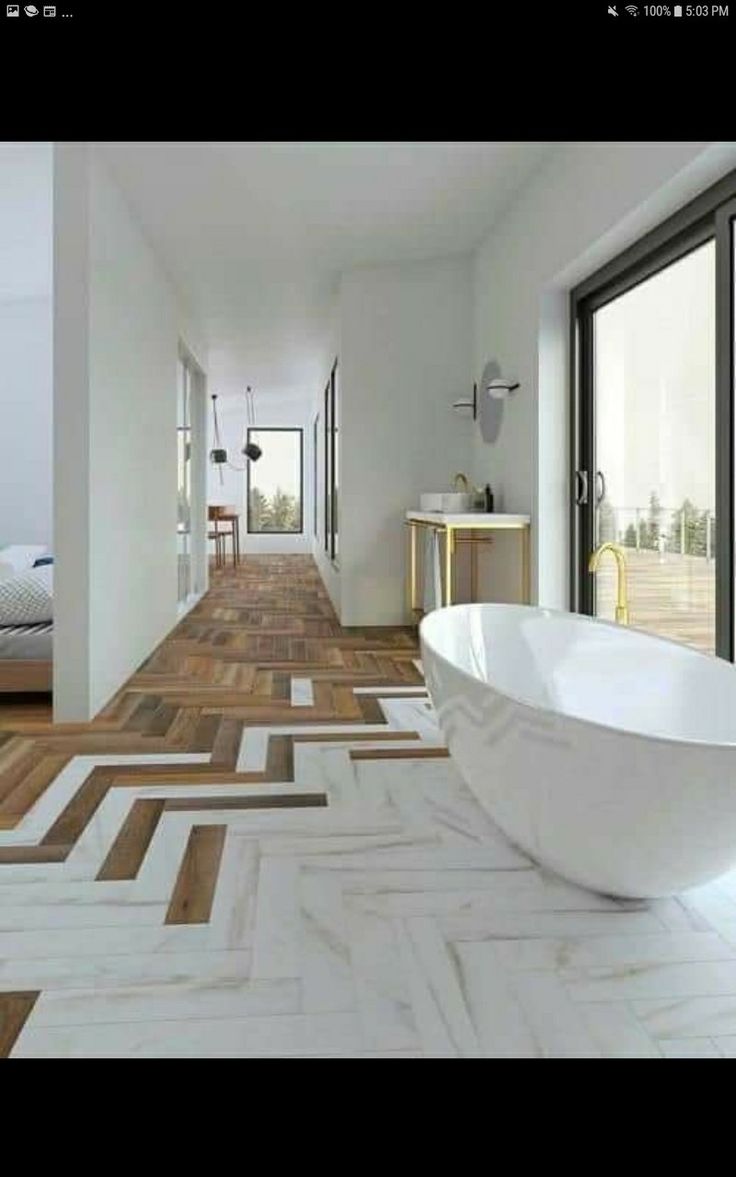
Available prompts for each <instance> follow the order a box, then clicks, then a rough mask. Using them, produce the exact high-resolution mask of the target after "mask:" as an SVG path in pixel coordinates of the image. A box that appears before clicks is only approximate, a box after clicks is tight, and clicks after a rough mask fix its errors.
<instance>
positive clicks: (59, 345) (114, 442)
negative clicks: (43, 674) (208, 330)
mask: <svg viewBox="0 0 736 1177" xmlns="http://www.w3.org/2000/svg"><path fill="white" fill-rule="evenodd" d="M55 154H56V177H55V198H56V203H55V220H56V238H55V239H56V259H55V260H56V273H55V282H56V286H55V295H56V304H55V312H56V313H55V342H56V355H55V405H56V412H57V420H59V421H60V423H62V422H63V424H60V427H59V429H58V430H57V434H56V445H55V483H56V492H57V493H56V512H55V524H56V550H57V575H56V581H57V588H56V594H57V599H56V608H55V614H56V616H55V643H56V645H55V652H56V656H55V659H54V696H55V717H56V719H57V720H84V719H88V718H89V717H90V716H92V715H94V714H95V713H96V712H97V711H98V710H99V709H100V707H102V706H103V705H104V703H105V702H106V701H107V700H108V699H109V698H110V696H111V695H112V694H113V693H114V692H115V690H117V688H118V687H119V686H120V685H121V684H122V683H123V681H124V680H125V679H126V678H127V677H128V675H130V674H131V673H132V671H134V670H135V669H136V667H137V666H138V665H139V664H140V663H141V661H143V660H144V659H145V658H146V657H147V655H148V654H150V652H151V650H152V649H153V647H154V646H155V645H156V644H157V643H158V642H160V641H161V640H162V638H164V637H165V635H166V633H167V632H168V631H169V630H170V629H171V627H172V626H173V625H174V623H175V622H176V619H177V556H176V529H177V505H176V504H177V499H176V485H177V472H176V375H177V356H178V348H179V340H180V338H181V337H182V336H183V335H185V332H187V327H186V326H185V325H184V324H185V317H184V315H183V313H182V312H181V310H180V307H179V304H178V300H177V297H176V294H175V293H174V291H173V289H172V287H171V285H170V283H169V281H168V279H167V277H166V274H165V272H164V270H163V268H162V266H161V264H160V262H159V260H158V259H157V257H156V255H155V254H154V252H153V251H152V249H151V247H150V246H149V244H148V242H147V240H146V238H145V236H144V234H143V233H142V231H141V229H140V227H139V226H138V224H137V222H136V219H135V217H134V215H133V214H132V213H131V210H130V209H129V207H128V205H127V204H126V201H125V200H124V198H123V196H122V194H121V192H120V190H119V189H118V187H117V185H116V184H115V182H114V181H113V179H112V178H111V176H110V175H109V174H108V172H107V170H106V168H105V166H104V165H103V163H102V162H101V160H100V159H99V157H98V156H97V154H96V152H95V151H94V150H92V149H91V148H89V147H88V146H87V145H85V144H59V145H57V148H56V153H55ZM185 341H186V344H187V347H188V348H189V349H190V350H191V351H192V352H193V353H194V354H195V355H198V356H199V357H200V359H201V357H202V355H203V345H202V343H201V340H200V339H199V338H198V336H197V335H196V333H195V332H193V331H192V329H191V327H190V328H189V332H188V334H186V335H185Z"/></svg>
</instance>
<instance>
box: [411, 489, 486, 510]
mask: <svg viewBox="0 0 736 1177" xmlns="http://www.w3.org/2000/svg"><path fill="white" fill-rule="evenodd" d="M474 497H475V496H474V495H470V494H456V493H453V492H444V491H439V492H429V493H427V494H423V495H420V496H419V509H420V511H444V512H446V513H448V514H453V513H457V514H462V513H463V512H464V511H472V509H473V499H474Z"/></svg>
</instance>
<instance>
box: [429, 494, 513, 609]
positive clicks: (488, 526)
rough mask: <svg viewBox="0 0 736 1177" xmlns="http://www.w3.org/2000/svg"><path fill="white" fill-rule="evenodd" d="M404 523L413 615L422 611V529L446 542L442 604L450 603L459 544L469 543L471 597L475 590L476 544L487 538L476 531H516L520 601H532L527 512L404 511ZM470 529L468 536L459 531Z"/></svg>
mask: <svg viewBox="0 0 736 1177" xmlns="http://www.w3.org/2000/svg"><path fill="white" fill-rule="evenodd" d="M406 524H407V527H408V528H409V567H408V572H407V596H408V599H409V608H410V609H411V611H412V612H413V613H414V615H415V616H417V615H419V614H421V613H423V612H424V610H423V608H422V607H421V605H419V604H417V566H418V561H417V537H418V534H419V531H420V530H421V529H424V530H430V531H435V532H439V533H442V534H443V536H444V541H445V559H444V563H445V584H444V600H443V602H442V603H443V604H444V605H451V604H452V585H453V575H454V571H455V568H454V561H455V553H456V550H457V546H458V543H467V544H469V545H470V553H471V592H470V595H471V599H472V600H475V597H476V596H477V591H478V580H477V559H476V545H477V544H478V543H482V542H484V541H487V539H488V538H490V537H489V536H488V535H487V534H482V535H481V536H476V534H475V533H476V532H482V533H488V532H493V531H518V532H519V536H520V539H521V586H520V587H521V600H522V602H523V603H524V604H527V605H528V604H530V603H531V569H530V561H529V539H530V534H531V517H530V516H529V515H504V514H501V513H500V512H498V513H496V512H491V513H490V514H486V513H484V512H480V511H477V512H476V511H471V512H465V513H463V514H461V515H457V514H455V515H450V514H445V513H444V512H442V511H407V512H406ZM464 532H469V535H467V536H466V535H459V534H458V533H464Z"/></svg>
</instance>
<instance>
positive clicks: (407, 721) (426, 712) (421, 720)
mask: <svg viewBox="0 0 736 1177" xmlns="http://www.w3.org/2000/svg"><path fill="white" fill-rule="evenodd" d="M381 709H382V710H383V713H384V715H385V716H386V722H387V723H388V725H389V727H391V728H394V729H395V730H396V731H402V732H416V733H417V735H418V736H419V737H420V738H421V739H422V741H423V742H424V743H427V744H430V745H442V744H444V737H443V735H442V732H441V731H440V728H439V725H438V723H437V717H436V715H435V712H434V709H433V708H432V706H431V704H429V703H427V701H426V699H402V698H400V697H394V698H384V699H383V700H382V702H381Z"/></svg>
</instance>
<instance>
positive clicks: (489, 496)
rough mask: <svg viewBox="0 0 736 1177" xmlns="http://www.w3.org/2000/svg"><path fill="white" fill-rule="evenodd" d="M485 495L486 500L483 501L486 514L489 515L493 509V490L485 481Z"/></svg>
mask: <svg viewBox="0 0 736 1177" xmlns="http://www.w3.org/2000/svg"><path fill="white" fill-rule="evenodd" d="M485 496H486V501H485V509H486V514H488V515H490V514H491V513H492V511H493V491H492V490H491V488H490V485H489V484H488V483H486V489H485Z"/></svg>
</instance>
